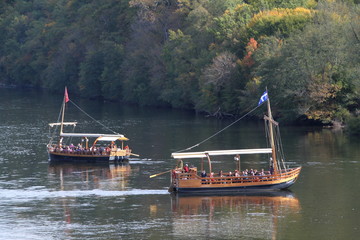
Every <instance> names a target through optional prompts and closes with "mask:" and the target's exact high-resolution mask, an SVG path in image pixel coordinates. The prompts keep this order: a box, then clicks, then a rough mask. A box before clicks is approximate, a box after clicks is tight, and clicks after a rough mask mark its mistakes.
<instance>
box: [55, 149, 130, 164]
mask: <svg viewBox="0 0 360 240" xmlns="http://www.w3.org/2000/svg"><path fill="white" fill-rule="evenodd" d="M48 154H49V161H51V162H78V163H106V162H126V161H128V160H129V157H128V156H109V155H79V154H62V153H53V152H49V153H48Z"/></svg>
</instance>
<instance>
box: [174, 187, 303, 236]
mask: <svg viewBox="0 0 360 240" xmlns="http://www.w3.org/2000/svg"><path fill="white" fill-rule="evenodd" d="M299 210H300V203H299V200H298V199H297V198H296V197H295V195H294V194H293V193H292V192H289V191H281V192H275V193H267V194H251V195H237V196H176V195H174V196H173V197H172V211H173V213H174V223H173V233H174V234H175V235H179V236H184V235H185V236H188V237H194V236H204V234H205V236H206V237H212V236H217V237H219V234H220V236H221V235H222V236H223V237H226V238H232V239H238V238H241V237H242V238H245V239H247V238H260V239H276V236H277V230H278V221H279V219H282V218H287V217H289V215H291V214H294V213H299Z"/></svg>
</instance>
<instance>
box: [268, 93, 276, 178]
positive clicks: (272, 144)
mask: <svg viewBox="0 0 360 240" xmlns="http://www.w3.org/2000/svg"><path fill="white" fill-rule="evenodd" d="M266 91H267V89H266ZM267 108H268V115H269V132H270V146H271V149H272V154H271V155H272V159H273V162H272V165H273V167H274V172H275V173H279V170H278V166H277V159H276V152H275V140H274V130H273V122H275V121H274V120H273V117H272V114H271V108H270V99H269V97H268V99H267Z"/></svg>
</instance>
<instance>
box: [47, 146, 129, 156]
mask: <svg viewBox="0 0 360 240" xmlns="http://www.w3.org/2000/svg"><path fill="white" fill-rule="evenodd" d="M48 150H49V152H51V153H57V154H63V155H67V154H75V155H96V156H117V155H121V152H125V154H130V153H131V149H129V148H126V149H120V148H117V149H110V151H106V150H105V149H103V150H101V149H99V148H98V149H96V150H91V149H85V148H84V149H70V150H69V149H66V148H60V147H58V145H48Z"/></svg>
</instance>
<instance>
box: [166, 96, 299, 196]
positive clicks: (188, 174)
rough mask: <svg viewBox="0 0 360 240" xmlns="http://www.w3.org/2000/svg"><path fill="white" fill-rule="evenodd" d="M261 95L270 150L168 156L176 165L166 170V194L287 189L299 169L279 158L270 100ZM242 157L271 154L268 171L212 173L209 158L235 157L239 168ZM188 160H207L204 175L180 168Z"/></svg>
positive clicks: (203, 152)
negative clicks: (167, 190)
mask: <svg viewBox="0 0 360 240" xmlns="http://www.w3.org/2000/svg"><path fill="white" fill-rule="evenodd" d="M265 95H266V96H265ZM263 96H265V97H266V98H265V99H266V100H267V108H268V116H264V122H265V127H266V132H267V135H268V138H269V139H268V140H269V143H270V148H261V149H235V150H217V151H202V152H183V153H172V157H173V158H174V159H177V160H178V163H177V166H176V167H175V168H174V169H172V170H171V171H170V173H171V185H170V188H169V191H170V192H176V193H192V194H199V193H200V194H203V193H226V194H228V193H236V192H246V191H274V190H281V189H287V188H289V187H290V186H291V185H293V184H294V183H295V181H296V180H297V178H298V176H299V174H300V171H301V167H293V168H288V167H286V166H285V161H284V158H283V156H282V152H283V151H282V147H281V141H279V140H278V139H276V137H278V138H279V137H280V132H279V128H278V126H279V124H278V123H277V122H276V121H274V120H273V118H272V114H271V108H270V100H269V99H268V97H267V91H266V92H265V93H264V95H263ZM259 104H260V102H259ZM276 130H277V131H276ZM275 131H276V132H275ZM244 154H269V155H271V157H269V161H270V164H269V166H270V167H269V171H266V172H265V171H264V172H262V173H260V174H257V173H244V172H241V170H240V169H238V171H237V173H236V174H235V175H234V174H233V173H230V172H223V173H222V174H221V175H220V173H219V174H215V173H213V169H212V164H211V157H212V156H225V155H233V156H235V157H236V160H238V161H239V164H238V165H239V166H240V156H241V155H244ZM191 158H201V159H207V161H208V165H209V172H208V173H207V174H206V173H205V170H204V169H201V171H200V172H201V174H200V172H199V171H198V170H197V168H196V167H193V168H187V167H183V159H191ZM201 166H202V168H203V164H201ZM239 168H240V167H239ZM243 173H244V174H243ZM205 174H206V176H205Z"/></svg>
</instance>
